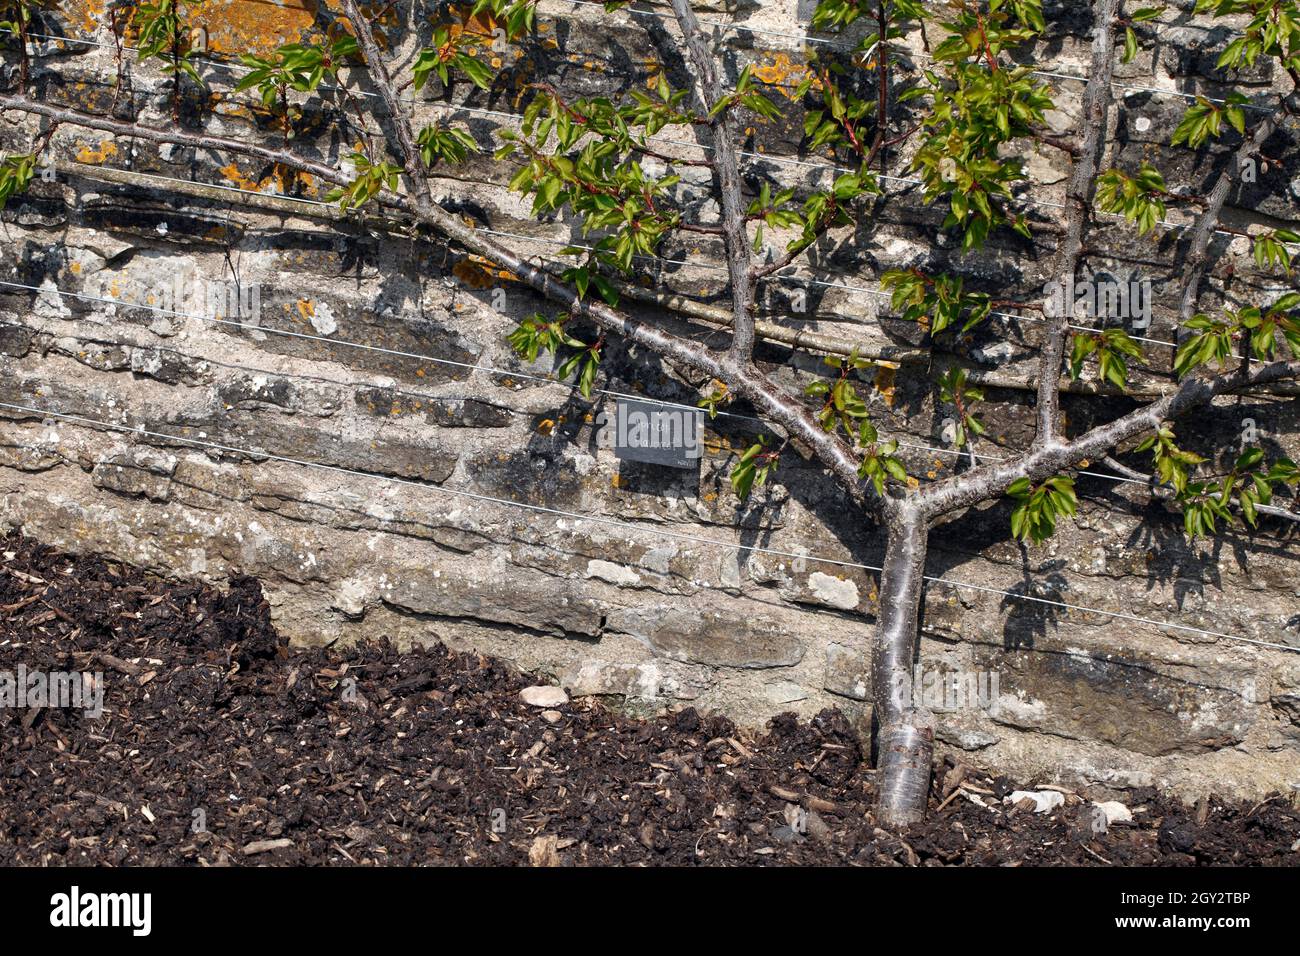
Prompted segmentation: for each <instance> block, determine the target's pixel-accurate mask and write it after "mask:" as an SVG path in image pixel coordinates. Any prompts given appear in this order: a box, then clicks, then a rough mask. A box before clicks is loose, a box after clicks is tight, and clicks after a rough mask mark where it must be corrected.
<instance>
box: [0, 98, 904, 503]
mask: <svg viewBox="0 0 1300 956" xmlns="http://www.w3.org/2000/svg"><path fill="white" fill-rule="evenodd" d="M0 109H16V110H20V111H22V112H26V113H31V114H33V115H38V116H45V117H47V118H49V119H52V120H56V121H58V122H60V123H68V124H70V125H74V126H81V127H83V128H86V129H97V130H101V131H103V132H108V133H113V134H115V135H118V136H121V137H123V138H125V139H131V138H140V139H148V140H150V141H153V142H157V143H170V144H173V145H177V146H191V147H195V148H198V149H212V150H218V151H225V152H231V153H235V154H238V155H244V156H253V157H257V158H259V159H264V160H267V161H269V162H273V163H280V164H283V165H286V166H289V167H291V168H295V169H300V170H303V171H306V172H310V173H312V174H313V175H315V176H317V177H318V178H320V179H321V180H322V181H324V182H328V183H332V184H334V185H339V186H347V185H348V184H349V180H348V177H347V176H345V175H344V174H343V173H342V172H341V171H340V170H338V169H335V168H333V167H330V166H325V165H323V164H321V163H318V162H316V161H314V160H311V159H308V158H306V157H304V156H300V155H298V154H297V153H292V152H289V151H287V150H274V149H266V148H264V147H261V146H256V145H254V144H251V143H246V142H243V141H241V140H233V139H226V138H224V137H217V136H207V135H203V134H197V133H187V132H184V131H182V130H177V129H169V130H160V129H155V128H153V127H149V126H144V125H142V124H139V123H127V122H122V121H119V120H113V119H106V118H104V117H99V116H94V115H92V114H89V113H82V112H80V111H77V110H72V109H66V108H61V107H54V106H47V105H45V104H43V103H35V102H32V101H31V100H28V99H26V98H25V97H16V96H9V95H5V94H0ZM376 199H377V200H378V201H380V202H382V203H384V204H387V205H389V206H391V207H393V208H396V209H399V210H402V211H403V212H405V213H407V214H408V215H410V216H411V217H412V218H413V219H414V220H415V221H416V222H417V223H420V224H422V225H425V226H428V227H430V228H432V229H434V230H435V231H437V232H439V233H441V234H442V235H444V236H446V237H447V238H449V239H451V240H453V241H455V242H458V243H460V244H461V245H462V246H464V247H465V248H466V249H468V250H469V251H470V252H473V253H476V254H478V255H480V256H484V257H485V258H488V259H491V260H492V261H494V262H496V263H498V264H500V265H501V266H503V267H504V268H506V269H508V270H509V271H511V272H512V273H514V274H515V275H516V276H517V277H518V278H519V280H520V281H521V282H523V283H524V284H525V285H527V286H529V287H530V288H532V289H534V290H536V291H537V292H539V293H540V294H541V295H543V296H545V297H546V298H549V299H551V300H552V301H553V302H556V303H558V304H559V305H561V306H562V307H563V308H565V309H566V310H567V311H568V312H569V313H570V314H571V315H574V316H577V317H582V318H586V319H589V320H590V321H592V322H594V323H595V324H596V325H598V326H599V327H600V328H602V329H604V330H605V331H606V332H609V333H613V334H615V335H619V336H622V337H623V338H625V339H627V340H628V341H629V342H632V343H633V344H636V345H641V346H643V347H645V348H648V349H650V350H651V351H652V352H654V353H655V354H657V355H661V356H663V357H665V358H667V359H670V360H672V361H674V362H677V363H679V364H681V365H683V366H685V367H687V368H690V369H693V370H694V371H696V372H700V373H703V374H705V375H709V376H711V377H714V378H717V379H719V380H721V381H723V382H726V383H727V384H728V386H729V387H730V388H731V389H732V390H733V391H734V392H735V393H737V394H739V395H741V396H742V397H743V398H746V399H748V400H749V401H750V402H752V403H753V404H754V406H755V407H756V408H758V409H759V411H760V413H763V414H765V415H766V416H767V417H768V419H769V420H770V421H772V422H774V423H775V424H777V425H779V426H780V427H781V428H783V429H784V430H785V431H786V433H787V434H788V436H789V437H791V438H794V439H798V440H799V441H800V442H801V443H802V444H803V445H805V446H806V447H807V448H809V449H810V450H811V451H812V453H813V454H814V455H815V456H816V457H817V459H818V460H819V461H820V462H821V463H822V464H823V465H824V466H826V467H827V468H828V469H829V470H830V471H831V473H832V474H833V475H834V476H835V478H836V480H837V481H839V483H840V484H841V486H843V487H844V489H845V490H846V491H847V492H848V493H849V494H850V496H851V497H852V498H853V499H854V501H856V502H857V503H858V504H860V505H861V506H862V507H864V508H866V509H867V510H868V511H871V512H873V513H875V512H877V511H878V510H879V507H880V499H878V498H877V497H875V496H874V495H873V494H871V493H869V492H868V491H867V487H868V486H867V484H866V483H865V482H864V481H863V480H862V478H861V477H860V476H859V475H858V464H859V463H858V459H857V456H856V455H855V453H854V452H853V449H852V448H851V447H850V446H849V445H847V444H846V443H845V442H844V441H842V440H841V439H839V438H837V437H836V436H834V435H832V434H829V433H827V432H826V431H824V430H823V429H822V428H821V426H820V425H818V424H817V421H816V419H814V418H813V415H812V413H811V412H810V411H809V410H808V408H807V406H805V405H804V403H803V402H802V400H801V399H800V398H799V397H798V396H795V395H792V394H790V393H789V392H788V391H786V390H785V389H783V388H782V387H780V386H779V385H777V384H776V383H774V382H772V381H771V380H770V379H768V378H767V377H766V376H764V375H762V374H761V373H760V372H759V371H758V370H757V369H756V368H755V367H754V366H753V364H752V361H745V362H740V361H737V360H735V359H734V357H732V356H725V357H724V356H720V355H718V354H716V353H714V352H712V351H710V350H709V349H707V348H706V347H704V346H703V345H701V344H699V343H697V342H693V341H691V340H690V339H686V338H682V337H681V336H677V335H673V334H672V333H670V332H667V331H665V330H663V329H660V328H657V327H655V326H654V325H652V324H650V323H647V322H644V321H641V320H639V319H635V318H633V317H631V316H629V315H626V314H624V313H622V312H620V311H618V310H616V309H613V308H611V307H609V306H607V305H606V304H605V303H603V302H600V301H592V300H590V299H579V298H578V295H577V292H576V291H575V290H574V289H573V288H572V287H571V286H570V285H568V284H567V283H565V282H563V281H561V280H560V279H559V278H557V277H556V276H555V275H554V274H552V273H551V272H549V271H548V270H546V269H544V268H542V267H540V266H537V265H534V264H533V263H531V262H529V261H527V260H525V259H524V258H523V257H522V256H520V255H519V254H518V253H516V252H514V251H513V250H511V249H509V248H507V247H506V246H503V245H500V244H499V243H497V242H496V241H495V240H493V239H491V238H489V237H487V236H484V235H481V234H480V233H479V232H478V230H477V229H476V228H475V227H473V226H471V225H468V224H466V223H465V222H464V221H463V220H462V219H461V218H460V217H459V216H457V215H455V214H453V213H450V212H447V211H446V210H444V209H442V208H441V207H439V206H437V205H432V206H430V208H428V209H427V210H425V211H420V210H418V209H416V207H415V202H414V200H413V199H412V198H411V197H409V196H401V195H396V194H394V193H391V192H388V191H382V192H381V193H380V194H379V195H378V196H377V197H376Z"/></svg>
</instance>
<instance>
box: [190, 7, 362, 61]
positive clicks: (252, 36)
mask: <svg viewBox="0 0 1300 956" xmlns="http://www.w3.org/2000/svg"><path fill="white" fill-rule="evenodd" d="M326 5H327V6H329V7H336V6H337V4H336V3H327V4H326ZM319 8H320V4H319V3H318V2H317V0H207V2H206V3H203V4H201V5H199V6H197V7H196V8H194V9H191V10H190V12H189V24H190V26H191V27H193V28H194V29H195V30H197V29H198V28H199V27H205V28H206V29H207V31H208V49H209V50H210V51H211V52H213V53H226V54H232V55H233V54H236V53H252V54H255V55H263V54H266V53H270V52H271V51H272V50H274V49H276V48H277V47H279V46H282V45H283V44H285V43H294V42H297V41H298V40H299V39H301V38H302V37H303V35H304V34H305V33H307V31H309V30H310V29H311V28H312V25H313V24H314V23H315V22H316V13H317V11H318V10H319Z"/></svg>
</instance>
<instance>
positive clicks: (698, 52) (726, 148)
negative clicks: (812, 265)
mask: <svg viewBox="0 0 1300 956" xmlns="http://www.w3.org/2000/svg"><path fill="white" fill-rule="evenodd" d="M673 13H674V14H675V15H676V17H677V24H678V26H679V27H680V28H681V31H682V37H683V39H684V40H685V42H686V49H687V52H688V53H689V54H690V57H691V61H692V62H693V63H694V64H695V72H696V75H697V83H696V89H695V92H696V96H697V99H698V100H699V102H700V105H701V107H702V108H703V111H704V113H705V114H707V113H708V112H709V111H710V110H712V109H713V107H714V106H715V105H716V104H717V103H718V101H719V100H721V99H722V96H723V91H722V83H721V82H720V81H719V79H718V64H717V60H716V59H715V58H714V56H713V53H712V52H711V51H710V50H709V47H708V44H706V43H705V42H704V37H703V36H702V35H701V34H700V24H699V21H698V20H696V19H695V13H694V11H692V10H691V5H690V3H689V2H688V0H673ZM709 129H710V133H711V136H712V140H713V166H712V168H713V181H714V185H715V186H716V188H717V190H718V204H719V206H720V207H721V208H722V229H723V241H724V243H725V244H726V249H727V272H728V274H729V276H730V278H731V312H732V337H731V357H732V358H733V359H734V360H735V361H737V362H739V363H742V364H745V363H748V362H751V361H752V360H753V354H754V314H753V308H754V277H753V276H752V275H751V274H750V265H751V262H750V250H749V233H748V231H747V230H746V229H745V203H744V196H743V194H742V191H741V183H740V163H739V160H738V158H737V156H736V146H735V144H736V140H737V139H738V138H739V136H738V133H739V130H738V129H737V126H736V119H735V116H734V115H733V113H732V108H731V107H728V108H726V109H724V110H723V111H722V113H721V115H720V116H718V117H717V119H716V121H715V122H714V123H713V124H712V125H711V126H710V127H709Z"/></svg>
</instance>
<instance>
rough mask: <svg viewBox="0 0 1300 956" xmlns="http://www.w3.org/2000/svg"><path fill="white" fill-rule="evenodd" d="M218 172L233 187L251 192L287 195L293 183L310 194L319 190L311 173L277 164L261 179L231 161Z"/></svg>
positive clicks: (314, 193)
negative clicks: (247, 173) (253, 176)
mask: <svg viewBox="0 0 1300 956" xmlns="http://www.w3.org/2000/svg"><path fill="white" fill-rule="evenodd" d="M220 172H221V176H222V178H223V179H225V180H226V182H228V183H230V184H231V185H232V186H234V187H235V188H237V189H246V190H249V191H251V192H259V193H268V194H270V195H287V194H288V193H290V192H291V191H292V190H293V187H294V186H295V185H301V186H303V187H305V191H306V192H307V193H308V194H310V195H316V194H317V193H319V191H320V188H319V187H318V186H317V184H316V180H315V178H314V177H313V176H312V175H311V173H304V172H299V171H295V170H291V169H288V168H286V167H284V166H279V165H277V166H275V167H274V168H273V169H272V170H271V172H270V174H269V175H267V176H263V177H262V178H261V179H254V178H252V177H251V176H249V175H246V174H245V173H244V171H243V170H242V169H240V168H239V164H238V163H237V162H233V161H232V162H231V163H229V164H228V165H226V166H222V167H221V170H220Z"/></svg>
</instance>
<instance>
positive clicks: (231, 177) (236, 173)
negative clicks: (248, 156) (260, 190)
mask: <svg viewBox="0 0 1300 956" xmlns="http://www.w3.org/2000/svg"><path fill="white" fill-rule="evenodd" d="M220 173H221V175H222V178H224V179H225V180H226V182H228V183H230V184H231V185H232V186H237V187H238V188H240V189H257V180H255V179H250V178H249V177H247V176H245V175H244V173H243V172H242V171H241V170H240V168H239V164H238V163H236V162H233V161H232V162H231V163H230V164H229V165H226V166H222V167H221V169H220Z"/></svg>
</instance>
